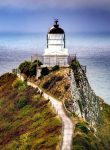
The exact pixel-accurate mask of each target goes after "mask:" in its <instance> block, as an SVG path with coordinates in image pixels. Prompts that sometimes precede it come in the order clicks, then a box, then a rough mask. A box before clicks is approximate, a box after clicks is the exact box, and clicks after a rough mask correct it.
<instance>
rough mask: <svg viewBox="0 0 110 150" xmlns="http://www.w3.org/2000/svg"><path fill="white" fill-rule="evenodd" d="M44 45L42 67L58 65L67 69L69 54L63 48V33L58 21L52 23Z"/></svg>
mask: <svg viewBox="0 0 110 150" xmlns="http://www.w3.org/2000/svg"><path fill="white" fill-rule="evenodd" d="M46 43H47V46H46V49H45V50H44V54H43V59H44V64H43V66H47V67H53V66H55V65H59V66H60V67H67V66H68V56H69V54H68V49H66V47H65V46H66V45H65V32H64V30H63V29H62V28H60V27H59V23H58V19H56V20H55V21H54V25H53V26H52V27H51V28H50V29H49V31H48V33H47V39H46Z"/></svg>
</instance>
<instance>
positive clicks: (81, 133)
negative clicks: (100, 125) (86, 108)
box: [72, 120, 104, 150]
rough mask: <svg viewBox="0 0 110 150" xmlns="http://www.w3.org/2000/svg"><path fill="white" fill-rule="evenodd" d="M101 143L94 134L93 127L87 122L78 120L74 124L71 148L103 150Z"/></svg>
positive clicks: (75, 149)
mask: <svg viewBox="0 0 110 150" xmlns="http://www.w3.org/2000/svg"><path fill="white" fill-rule="evenodd" d="M102 146H103V145H102V143H101V142H100V140H99V139H98V137H96V136H95V135H94V132H93V129H92V128H90V127H89V124H88V123H86V122H84V121H81V120H78V122H77V123H76V124H75V137H74V138H73V144H72V149H73V150H104V149H103V147H102Z"/></svg>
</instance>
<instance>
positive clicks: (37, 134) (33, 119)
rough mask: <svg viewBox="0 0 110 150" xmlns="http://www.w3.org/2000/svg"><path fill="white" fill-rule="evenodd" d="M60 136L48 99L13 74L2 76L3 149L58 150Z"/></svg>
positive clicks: (0, 130)
mask: <svg viewBox="0 0 110 150" xmlns="http://www.w3.org/2000/svg"><path fill="white" fill-rule="evenodd" d="M60 135H61V121H60V120H59V119H58V116H57V115H56V114H55V113H54V112H53V111H52V108H51V107H50V104H49V100H45V99H44V98H43V97H42V96H41V95H40V94H38V91H37V89H34V88H32V87H30V86H27V85H26V83H25V82H22V81H20V80H19V79H18V78H17V77H16V76H15V75H13V74H9V73H7V74H5V75H3V76H1V77H0V149H1V150H31V149H33V150H36V149H37V150H56V149H57V146H58V144H59V141H60Z"/></svg>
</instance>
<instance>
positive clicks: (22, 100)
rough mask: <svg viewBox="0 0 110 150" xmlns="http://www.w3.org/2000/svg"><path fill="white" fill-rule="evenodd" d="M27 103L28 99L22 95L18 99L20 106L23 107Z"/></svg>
mask: <svg viewBox="0 0 110 150" xmlns="http://www.w3.org/2000/svg"><path fill="white" fill-rule="evenodd" d="M26 105H27V99H26V98H25V97H21V98H20V99H19V100H18V101H17V107H18V108H23V107H24V106H26Z"/></svg>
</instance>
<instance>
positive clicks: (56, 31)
mask: <svg viewBox="0 0 110 150" xmlns="http://www.w3.org/2000/svg"><path fill="white" fill-rule="evenodd" d="M48 33H49V34H64V33H65V32H64V30H63V29H62V28H60V27H59V24H58V19H55V21H54V25H53V27H52V28H51V29H50V30H49V32H48Z"/></svg>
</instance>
